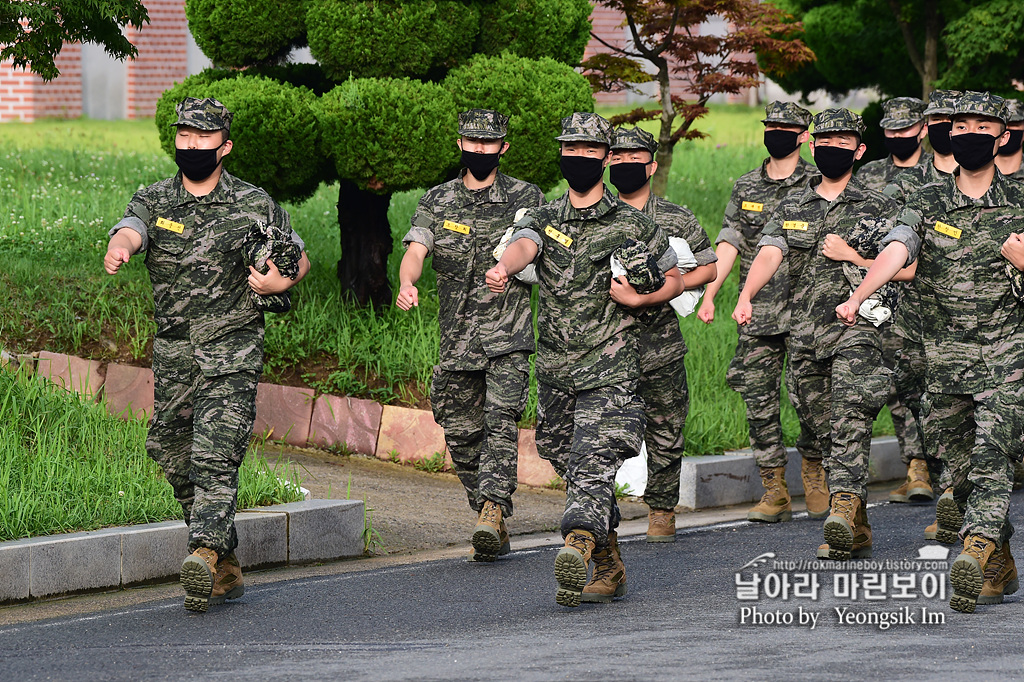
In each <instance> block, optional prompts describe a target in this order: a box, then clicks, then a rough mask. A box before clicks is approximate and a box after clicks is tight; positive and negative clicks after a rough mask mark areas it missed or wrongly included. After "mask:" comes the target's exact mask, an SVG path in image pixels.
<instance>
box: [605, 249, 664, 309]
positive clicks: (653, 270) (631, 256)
mask: <svg viewBox="0 0 1024 682" xmlns="http://www.w3.org/2000/svg"><path fill="white" fill-rule="evenodd" d="M611 268H612V277H621V276H622V275H625V276H626V281H628V282H629V284H630V286H632V287H633V288H634V289H636V292H637V293H638V294H650V293H653V292H655V291H657V290H658V289H660V288H661V287H663V286H665V273H663V272H662V271H661V268H659V267H658V259H657V258H655V257H654V254H653V253H651V252H650V250H648V248H647V245H646V244H642V243H641V242H638V241H637V240H635V239H627V240H626V241H624V242H622V246H620V247H619V248H617V249H615V251H614V252H613V253H612V257H611ZM634 314H635V315H636V317H637V319H639V320H641V321H642V322H650V321H652V320H653V319H654V317H655V316H656V315H657V309H656V308H644V309H643V310H640V311H636V312H635V313H634Z"/></svg>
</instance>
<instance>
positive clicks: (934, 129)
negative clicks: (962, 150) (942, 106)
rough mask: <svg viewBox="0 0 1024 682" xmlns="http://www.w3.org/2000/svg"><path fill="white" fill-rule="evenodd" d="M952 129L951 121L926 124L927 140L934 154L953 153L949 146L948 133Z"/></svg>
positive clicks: (946, 154) (947, 154)
mask: <svg viewBox="0 0 1024 682" xmlns="http://www.w3.org/2000/svg"><path fill="white" fill-rule="evenodd" d="M952 130H953V122H952V121H944V122H942V123H929V124H928V141H929V142H931V143H932V149H934V150H935V153H936V154H942V155H943V156H949V155H950V154H952V153H953V150H952V148H951V147H950V146H949V133H950V132H952Z"/></svg>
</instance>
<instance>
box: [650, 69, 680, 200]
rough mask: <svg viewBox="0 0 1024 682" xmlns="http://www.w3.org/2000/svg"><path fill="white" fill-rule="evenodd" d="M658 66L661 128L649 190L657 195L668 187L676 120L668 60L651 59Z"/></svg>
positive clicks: (663, 192) (661, 194)
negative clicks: (656, 167) (655, 163)
mask: <svg viewBox="0 0 1024 682" xmlns="http://www.w3.org/2000/svg"><path fill="white" fill-rule="evenodd" d="M651 61H652V62H654V64H655V65H656V66H657V67H658V87H659V91H660V95H659V96H660V99H661V128H660V129H659V130H658V153H657V154H656V155H655V157H654V160H655V161H657V162H658V170H657V171H656V172H655V173H654V177H653V178H652V179H651V191H652V192H654V193H655V194H657V195H658V196H659V197H663V196H665V191H666V190H667V189H668V173H669V171H670V170H672V123H673V122H674V121H675V120H676V109H675V107H674V106H673V105H672V80H671V77H670V75H669V71H668V62H667V61H666V60H665V59H664V58H659V59H658V60H657V61H655V60H651Z"/></svg>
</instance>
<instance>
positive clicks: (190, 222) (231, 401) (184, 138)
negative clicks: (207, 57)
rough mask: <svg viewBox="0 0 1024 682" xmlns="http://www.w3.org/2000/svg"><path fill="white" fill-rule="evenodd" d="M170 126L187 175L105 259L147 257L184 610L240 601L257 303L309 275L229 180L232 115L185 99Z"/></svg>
mask: <svg viewBox="0 0 1024 682" xmlns="http://www.w3.org/2000/svg"><path fill="white" fill-rule="evenodd" d="M177 113H178V118H177V120H176V121H175V122H174V123H173V124H172V125H174V126H176V127H177V129H178V131H177V134H176V135H175V140H174V144H175V150H176V151H175V161H176V163H177V164H178V167H179V168H180V169H181V172H180V173H178V174H177V175H175V176H174V177H173V178H170V179H168V180H162V181H160V182H158V183H156V184H153V185H150V186H149V187H146V188H145V189H141V190H139V191H138V192H136V193H135V196H133V197H132V200H131V201H130V202H129V204H128V208H127V209H126V210H125V214H124V218H122V219H121V221H120V222H119V223H118V224H117V225H115V226H114V227H113V228H111V230H110V235H111V237H110V243H109V245H108V247H107V253H106V256H105V257H104V267H105V268H106V271H107V272H108V273H109V274H111V275H113V274H115V273H116V272H117V271H118V269H119V268H120V266H121V264H122V263H126V262H128V259H129V258H130V257H131V256H132V255H133V254H135V253H138V252H145V254H146V257H145V258H146V260H145V262H146V268H147V269H148V270H149V277H150V281H151V282H152V285H153V300H154V305H155V316H156V336H155V338H154V339H153V375H154V381H155V388H154V407H153V421H152V423H151V424H150V427H149V437H148V438H147V440H146V450H147V452H148V453H149V456H150V457H152V458H153V459H155V460H156V461H157V462H158V463H159V464H160V466H161V467H162V468H163V471H164V475H165V476H166V478H167V481H168V482H169V483H170V484H171V486H172V487H173V488H174V496H175V498H176V499H177V500H178V502H179V503H180V504H181V507H182V510H183V511H184V514H185V522H186V524H188V549H189V551H190V552H191V554H190V555H189V556H188V557H187V558H186V559H185V561H184V563H183V564H182V567H181V584H182V586H183V587H184V588H185V594H186V596H185V608H186V609H189V610H192V611H206V609H207V607H208V605H209V604H217V603H222V602H223V601H224V600H225V599H234V598H237V597H240V596H241V595H242V592H243V591H244V587H243V583H242V571H241V568H240V567H239V565H238V561H237V559H236V558H235V552H234V550H235V547H236V546H237V545H238V537H237V535H236V533H235V523H234V518H235V504H236V500H237V491H238V467H239V465H240V464H241V463H242V459H243V458H244V457H245V451H246V448H247V446H248V444H249V439H250V437H251V436H252V428H253V421H254V419H255V416H256V384H257V382H258V381H259V378H260V374H261V373H262V371H263V312H262V309H261V308H260V307H259V305H258V304H257V299H256V296H265V297H275V296H278V295H280V294H283V293H284V292H285V291H287V290H288V289H289V288H290V287H291V286H293V285H294V284H295V283H296V282H298V281H299V280H300V279H302V277H304V276H305V274H306V272H308V271H309V260H308V259H307V258H306V255H305V252H304V251H303V250H302V249H303V248H304V247H303V244H302V240H301V239H299V237H298V235H296V234H295V233H294V231H292V229H291V225H290V221H289V218H288V214H287V213H286V212H285V211H284V210H283V209H282V208H281V207H280V206H278V205H277V204H276V203H275V202H274V200H273V199H271V198H270V196H269V195H268V194H267V193H266V192H264V191H263V190H262V189H260V188H259V187H254V186H253V185H250V184H249V183H247V182H243V181H242V180H239V179H238V178H236V177H234V176H232V175H230V174H229V173H227V172H226V171H224V170H223V166H222V163H221V162H222V160H223V158H224V156H226V155H227V154H229V153H230V152H231V148H232V141H231V140H230V139H229V134H230V126H231V118H232V115H231V112H229V111H228V110H227V109H226V108H225V107H224V105H223V104H221V103H220V102H218V101H217V100H215V99H202V100H200V99H196V98H192V97H188V98H185V100H183V101H182V102H181V103H180V104H179V105H178V107H177ZM253 225H259V226H260V230H261V231H262V232H264V233H267V234H272V235H273V236H274V238H284V239H289V240H291V241H292V242H294V243H295V244H296V245H297V247H298V248H299V253H300V254H301V255H300V257H299V259H298V263H297V268H296V270H295V278H294V279H291V278H289V277H286V276H284V275H282V274H281V272H280V271H279V270H278V268H277V267H276V265H274V264H273V260H272V259H271V260H269V261H266V262H265V263H262V264H259V265H261V266H263V267H265V268H266V270H267V271H266V273H261V272H260V271H259V270H257V269H256V268H255V267H254V265H257V264H256V263H253V262H248V261H247V259H246V257H245V255H244V253H245V248H244V246H245V242H246V238H247V236H248V235H249V232H250V229H251V228H252V226H253Z"/></svg>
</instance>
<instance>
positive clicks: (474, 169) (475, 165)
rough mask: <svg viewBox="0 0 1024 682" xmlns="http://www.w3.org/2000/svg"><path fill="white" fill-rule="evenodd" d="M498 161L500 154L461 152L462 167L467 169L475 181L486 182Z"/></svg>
mask: <svg viewBox="0 0 1024 682" xmlns="http://www.w3.org/2000/svg"><path fill="white" fill-rule="evenodd" d="M499 161H501V152H495V153H493V154H482V153H480V152H467V151H466V150H465V149H463V150H462V165H463V166H465V167H466V168H468V169H469V172H470V173H472V174H473V177H474V178H476V179H477V180H481V181H482V180H486V179H487V176H488V175H490V174H491V171H492V170H494V169H495V168H497V167H498V162H499Z"/></svg>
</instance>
